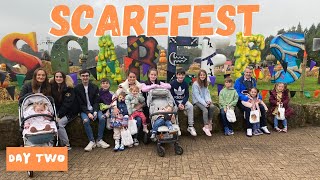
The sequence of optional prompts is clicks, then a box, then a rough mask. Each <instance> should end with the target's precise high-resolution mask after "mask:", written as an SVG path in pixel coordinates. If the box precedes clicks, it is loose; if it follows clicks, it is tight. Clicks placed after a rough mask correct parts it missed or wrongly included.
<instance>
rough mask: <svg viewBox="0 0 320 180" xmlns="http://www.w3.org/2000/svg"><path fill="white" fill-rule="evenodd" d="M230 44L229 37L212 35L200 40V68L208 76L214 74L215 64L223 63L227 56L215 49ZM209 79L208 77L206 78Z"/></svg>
mask: <svg viewBox="0 0 320 180" xmlns="http://www.w3.org/2000/svg"><path fill="white" fill-rule="evenodd" d="M229 44H230V39H229V37H225V36H218V35H216V36H212V37H210V38H208V37H204V38H203V41H202V51H201V69H204V70H205V71H206V72H207V75H208V77H209V76H214V68H215V66H221V65H223V64H224V63H225V62H226V60H227V58H226V56H225V55H223V54H217V53H216V49H223V48H226V47H227V46H228V45H229ZM208 80H209V81H210V78H208Z"/></svg>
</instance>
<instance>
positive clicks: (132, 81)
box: [128, 73, 137, 84]
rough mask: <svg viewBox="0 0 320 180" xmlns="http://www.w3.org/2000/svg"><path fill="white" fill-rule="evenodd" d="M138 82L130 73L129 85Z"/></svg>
mask: <svg viewBox="0 0 320 180" xmlns="http://www.w3.org/2000/svg"><path fill="white" fill-rule="evenodd" d="M136 80H137V77H136V75H135V74H134V73H130V74H129V76H128V82H129V84H134V83H135V82H136Z"/></svg>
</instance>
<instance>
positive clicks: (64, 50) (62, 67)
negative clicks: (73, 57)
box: [51, 36, 88, 74]
mask: <svg viewBox="0 0 320 180" xmlns="http://www.w3.org/2000/svg"><path fill="white" fill-rule="evenodd" d="M69 41H76V42H78V43H79V45H80V47H81V49H82V54H81V55H80V59H81V60H82V62H83V65H84V66H82V69H85V68H86V67H85V61H86V60H87V57H88V38H87V37H85V36H84V37H83V38H78V37H76V36H64V37H62V38H60V39H58V40H57V41H56V42H55V43H54V44H53V46H52V50H51V63H52V71H53V72H55V71H58V70H59V71H62V72H64V73H66V74H69V54H68V43H69Z"/></svg>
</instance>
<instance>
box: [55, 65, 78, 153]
mask: <svg viewBox="0 0 320 180" xmlns="http://www.w3.org/2000/svg"><path fill="white" fill-rule="evenodd" d="M50 84H51V90H52V97H53V99H54V102H55V106H56V111H57V116H58V119H57V121H58V125H59V129H58V135H59V140H60V145H61V146H66V147H68V149H69V150H70V149H71V147H70V142H69V138H68V134H67V132H66V129H65V126H66V125H67V124H68V123H69V122H70V121H72V120H73V118H74V117H75V116H76V115H77V114H78V109H79V108H78V107H79V106H78V103H76V102H75V101H76V98H75V93H74V90H73V81H72V79H71V77H70V76H66V75H65V74H64V73H63V72H62V71H57V72H55V73H54V77H53V79H50Z"/></svg>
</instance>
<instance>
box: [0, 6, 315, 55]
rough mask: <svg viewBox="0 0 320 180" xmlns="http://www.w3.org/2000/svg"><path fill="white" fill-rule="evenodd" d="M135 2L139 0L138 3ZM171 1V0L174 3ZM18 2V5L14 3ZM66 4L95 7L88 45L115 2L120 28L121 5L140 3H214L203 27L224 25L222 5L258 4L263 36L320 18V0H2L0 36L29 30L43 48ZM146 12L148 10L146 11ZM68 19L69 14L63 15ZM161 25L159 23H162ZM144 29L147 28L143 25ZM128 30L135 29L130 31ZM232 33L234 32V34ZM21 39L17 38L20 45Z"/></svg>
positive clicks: (256, 28)
mask: <svg viewBox="0 0 320 180" xmlns="http://www.w3.org/2000/svg"><path fill="white" fill-rule="evenodd" d="M137 2H138V3H137ZM173 2H174V3H173ZM17 4H19V5H17ZM62 4H64V5H67V6H68V7H69V8H70V12H73V11H74V10H75V9H76V8H77V7H78V6H79V5H81V4H88V5H91V6H92V7H93V9H94V18H93V19H87V20H82V24H83V25H85V24H87V23H91V24H92V26H93V29H92V31H91V33H90V34H88V35H87V37H88V39H89V49H98V43H97V42H98V38H97V37H95V36H94V34H95V30H96V27H97V25H98V21H99V18H100V15H101V14H102V11H103V9H104V7H105V5H107V4H108V5H110V4H112V5H114V6H115V7H116V8H117V12H118V18H119V22H120V29H121V27H122V24H123V22H122V18H123V16H122V14H123V7H124V6H126V5H134V4H139V5H141V6H143V7H144V9H145V12H147V7H148V6H149V5H163V4H169V5H188V4H190V5H205V4H214V5H215V12H214V13H208V14H207V15H209V16H211V17H212V24H209V25H208V24H207V25H205V26H204V27H213V28H215V29H216V28H218V27H221V28H223V27H224V26H223V25H222V24H219V22H218V21H217V20H216V11H217V9H218V8H220V7H221V6H223V5H233V6H237V5H245V4H259V5H260V12H258V13H254V14H253V27H252V33H253V34H258V33H259V34H263V35H264V36H265V37H267V36H269V35H275V34H276V33H277V31H278V30H279V29H281V28H285V29H287V28H289V27H292V26H296V25H297V24H298V23H299V22H300V23H301V25H302V27H303V28H305V27H310V25H311V24H313V23H314V24H318V23H319V22H320V16H318V15H316V12H318V10H319V7H320V1H319V0H305V1H302V0H299V1H298V0H223V1H221V0H220V1H215V0H196V1H195V0H191V1H190V0H175V1H172V0H156V1H152V2H151V1H150V0H134V1H133V0H131V1H130V0H117V1H110V0H108V1H107V0H71V1H66V0H10V1H5V2H2V4H1V6H0V19H1V22H2V23H1V24H0V37H1V38H2V37H4V36H5V35H6V34H9V33H12V32H19V33H29V32H36V34H37V41H38V44H39V46H38V48H39V50H40V49H45V48H46V46H44V45H41V42H43V41H45V40H46V38H47V37H49V38H50V39H52V40H57V37H53V36H51V35H49V33H48V32H49V30H50V28H52V27H53V28H56V29H59V27H58V26H57V25H55V24H54V23H53V22H52V21H51V20H50V12H51V10H52V9H53V8H54V7H55V6H57V5H62ZM146 14H147V13H146ZM158 15H161V16H165V17H167V18H168V20H169V13H161V14H158ZM180 17H188V18H189V26H182V27H180V28H179V35H181V36H190V35H191V33H190V29H191V25H190V24H191V22H192V21H191V18H192V13H185V14H183V15H181V16H180ZM65 19H67V20H68V21H69V22H70V19H71V18H70V17H66V18H65ZM233 19H234V22H235V23H236V31H235V33H236V32H238V31H243V14H238V15H236V16H235V17H234V18H233ZM164 26H165V25H160V26H159V27H164ZM142 27H144V28H145V27H146V18H145V19H144V21H143V23H142ZM145 30H146V29H145ZM131 33H134V31H132V32H131ZM235 33H234V34H235ZM68 34H69V35H72V34H73V33H72V31H69V33H68ZM155 38H156V39H157V40H158V42H159V44H160V45H161V46H164V47H167V37H165V36H162V37H155ZM230 38H231V43H232V44H234V42H235V36H234V35H233V36H231V37H230ZM113 40H114V42H115V44H116V45H117V44H122V46H124V44H126V38H125V37H120V38H119V37H117V38H113ZM21 44H23V42H19V45H21ZM69 45H70V46H74V47H79V46H77V45H76V43H69Z"/></svg>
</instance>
